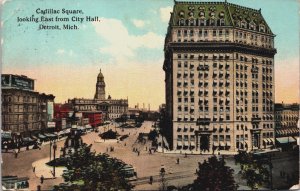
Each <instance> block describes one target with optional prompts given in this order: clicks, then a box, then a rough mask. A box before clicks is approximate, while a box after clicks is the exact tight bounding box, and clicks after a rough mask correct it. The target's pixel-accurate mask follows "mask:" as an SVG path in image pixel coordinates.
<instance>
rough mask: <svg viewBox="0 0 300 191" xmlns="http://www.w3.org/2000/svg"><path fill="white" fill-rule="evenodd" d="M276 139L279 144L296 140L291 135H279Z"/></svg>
mask: <svg viewBox="0 0 300 191" xmlns="http://www.w3.org/2000/svg"><path fill="white" fill-rule="evenodd" d="M276 141H278V142H279V143H280V144H286V143H293V142H296V140H295V139H294V138H293V137H279V138H276Z"/></svg>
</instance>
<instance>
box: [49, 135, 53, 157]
mask: <svg viewBox="0 0 300 191" xmlns="http://www.w3.org/2000/svg"><path fill="white" fill-rule="evenodd" d="M51 147H52V141H51V140H50V159H49V161H51Z"/></svg>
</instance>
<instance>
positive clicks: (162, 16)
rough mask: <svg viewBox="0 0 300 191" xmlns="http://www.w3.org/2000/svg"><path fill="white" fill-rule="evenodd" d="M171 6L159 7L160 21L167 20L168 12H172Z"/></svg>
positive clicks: (168, 17)
mask: <svg viewBox="0 0 300 191" xmlns="http://www.w3.org/2000/svg"><path fill="white" fill-rule="evenodd" d="M172 10H173V8H172V7H171V6H168V7H162V8H160V9H159V13H160V19H161V21H162V22H166V23H167V22H169V20H170V15H171V14H170V12H172Z"/></svg>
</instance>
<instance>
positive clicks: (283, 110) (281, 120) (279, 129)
mask: <svg viewBox="0 0 300 191" xmlns="http://www.w3.org/2000/svg"><path fill="white" fill-rule="evenodd" d="M298 121H299V104H283V103H276V104H275V132H276V133H275V135H276V138H277V137H290V136H293V137H299V127H297V124H298Z"/></svg>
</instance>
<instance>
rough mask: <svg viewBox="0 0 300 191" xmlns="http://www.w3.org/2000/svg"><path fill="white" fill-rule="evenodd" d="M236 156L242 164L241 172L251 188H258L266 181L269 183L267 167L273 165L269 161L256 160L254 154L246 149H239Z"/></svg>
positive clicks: (236, 160) (236, 159) (237, 161)
mask: <svg viewBox="0 0 300 191" xmlns="http://www.w3.org/2000/svg"><path fill="white" fill-rule="evenodd" d="M234 158H235V162H236V163H239V164H240V165H241V171H240V173H241V175H242V178H243V179H245V180H246V181H247V185H248V186H249V187H250V188H251V190H256V189H258V187H260V186H262V185H263V184H264V183H269V177H270V175H269V171H268V169H267V167H266V166H267V165H271V164H269V161H264V160H255V159H254V157H253V154H251V153H247V152H246V151H239V153H238V154H237V155H235V157H234Z"/></svg>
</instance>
